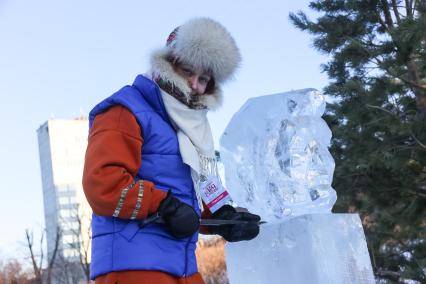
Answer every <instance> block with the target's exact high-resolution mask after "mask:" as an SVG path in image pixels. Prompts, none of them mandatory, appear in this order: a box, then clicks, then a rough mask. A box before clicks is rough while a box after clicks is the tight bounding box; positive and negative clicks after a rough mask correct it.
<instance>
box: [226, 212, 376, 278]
mask: <svg viewBox="0 0 426 284" xmlns="http://www.w3.org/2000/svg"><path fill="white" fill-rule="evenodd" d="M225 253H226V259H227V269H228V277H229V280H230V283H231V284H239V283H245V284H249V283H256V284H260V283H262V284H263V283H268V284H275V283H291V284H298V283H300V284H333V283H336V284H351V283H357V284H358V283H372V284H373V283H375V280H374V276H373V270H372V267H371V262H370V257H369V254H368V249H367V244H366V241H365V236H364V231H363V229H362V224H361V220H360V218H359V216H358V215H357V214H310V215H302V216H298V217H295V218H293V219H290V220H288V221H284V222H282V223H279V224H264V225H261V229H260V234H259V236H258V237H257V238H255V239H254V240H251V241H246V242H238V243H227V245H226V248H225Z"/></svg>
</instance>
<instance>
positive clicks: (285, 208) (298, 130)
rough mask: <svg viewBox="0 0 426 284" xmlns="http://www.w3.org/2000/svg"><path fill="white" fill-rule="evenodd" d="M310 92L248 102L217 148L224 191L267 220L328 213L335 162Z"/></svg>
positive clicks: (319, 99)
mask: <svg viewBox="0 0 426 284" xmlns="http://www.w3.org/2000/svg"><path fill="white" fill-rule="evenodd" d="M324 110H325V100H324V97H323V96H322V95H321V94H320V93H319V92H318V91H316V90H315V89H304V90H299V91H293V92H288V93H282V94H276V95H269V96H262V97H257V98H251V99H249V100H248V101H247V102H246V103H245V104H244V106H243V107H242V108H241V109H240V110H239V111H238V112H237V113H236V114H235V115H234V116H233V118H232V119H231V121H230V123H229V124H228V126H227V128H226V129H225V132H224V133H223V135H222V137H221V140H220V144H221V148H220V153H221V158H222V161H223V163H224V166H225V170H226V171H225V179H226V187H227V188H228V189H229V190H230V191H232V197H233V198H234V201H236V203H237V204H238V205H240V206H243V207H247V208H250V210H251V211H253V212H255V213H257V214H261V215H262V217H263V218H264V219H265V220H267V221H268V222H280V221H282V220H281V219H283V218H284V219H285V218H286V217H294V216H297V215H301V214H308V213H325V212H330V210H331V208H332V207H333V205H334V203H335V201H336V193H335V191H334V190H333V189H332V187H331V182H332V179H333V171H334V161H333V158H332V157H331V155H330V153H329V151H328V149H327V147H328V146H329V144H330V139H331V131H330V129H329V128H328V126H327V124H326V123H325V121H324V120H323V119H322V118H321V116H322V115H323V113H324Z"/></svg>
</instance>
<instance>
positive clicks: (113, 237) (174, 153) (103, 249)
mask: <svg viewBox="0 0 426 284" xmlns="http://www.w3.org/2000/svg"><path fill="white" fill-rule="evenodd" d="M114 105H122V106H124V107H126V108H127V109H129V110H130V111H131V112H132V113H133V115H134V116H135V117H136V120H137V121H138V123H139V125H140V127H141V132H142V133H141V135H142V137H143V138H144V144H143V147H142V153H141V155H142V162H141V166H140V168H139V170H138V174H137V176H136V180H139V179H144V180H149V181H151V182H153V183H154V185H155V187H156V188H157V189H161V190H165V191H169V190H170V191H171V193H172V194H173V196H175V197H177V198H179V199H180V200H181V201H182V202H185V203H187V204H189V205H191V206H192V207H193V208H194V209H195V210H196V211H197V213H198V214H200V211H199V208H198V203H197V197H196V194H195V191H194V187H193V183H192V179H191V173H190V168H189V166H187V165H186V164H184V163H183V161H182V157H181V155H180V152H179V144H178V140H177V137H176V132H175V130H174V128H173V126H172V125H171V123H170V121H169V118H168V116H167V113H166V109H165V107H164V103H163V100H162V97H161V93H160V90H159V89H158V87H157V85H156V84H155V83H154V82H153V81H151V80H149V79H147V78H146V77H144V76H141V75H139V76H137V77H136V80H135V82H134V83H133V85H132V86H125V87H123V88H122V89H121V90H119V91H118V92H116V93H115V94H113V95H112V96H110V97H109V98H107V99H105V100H104V101H102V102H101V103H99V104H98V105H97V106H95V107H94V108H93V110H92V111H91V112H90V114H89V125H90V127H92V124H93V121H94V119H95V116H96V115H97V114H99V113H102V112H104V111H106V110H107V109H108V108H110V107H112V106H114ZM89 190H90V189H89ZM197 239H198V232H196V233H195V234H194V235H193V236H192V237H189V238H186V239H182V240H178V239H175V238H174V237H172V236H171V235H170V234H169V233H168V230H167V228H166V227H165V225H163V224H157V223H155V224H150V225H147V226H146V227H144V228H143V229H139V227H138V222H137V221H132V220H124V219H119V218H114V217H105V216H98V215H96V214H93V219H92V262H91V271H90V272H91V276H90V277H91V279H95V278H96V277H98V276H99V275H102V274H105V273H108V272H111V271H123V270H159V271H164V272H167V273H170V274H173V275H176V276H189V275H192V274H194V273H195V272H197V263H196V259H195V247H196V242H197Z"/></svg>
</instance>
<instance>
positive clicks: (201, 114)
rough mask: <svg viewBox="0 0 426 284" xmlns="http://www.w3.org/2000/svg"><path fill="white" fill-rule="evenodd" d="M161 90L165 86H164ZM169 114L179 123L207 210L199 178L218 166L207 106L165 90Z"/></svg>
mask: <svg viewBox="0 0 426 284" xmlns="http://www.w3.org/2000/svg"><path fill="white" fill-rule="evenodd" d="M160 90H161V89H160ZM161 95H162V97H163V102H164V106H165V108H166V111H167V114H168V116H169V118H170V120H171V122H172V124H173V126H174V127H175V130H176V133H177V139H178V141H179V150H180V154H181V156H182V160H183V162H184V163H185V164H187V165H188V166H190V167H191V176H192V181H193V184H194V188H195V192H196V194H197V199H198V204H199V206H200V209H201V210H203V206H202V201H201V197H200V193H199V186H198V182H199V179H200V176H201V175H206V176H207V175H208V174H209V173H211V172H212V171H213V167H215V163H216V159H215V152H214V143H213V135H212V131H211V128H210V124H209V121H208V119H207V111H208V110H207V109H191V108H189V107H188V106H186V105H185V104H183V103H181V102H179V101H178V100H177V99H175V98H174V97H173V96H171V95H169V94H168V93H166V92H165V91H163V90H161Z"/></svg>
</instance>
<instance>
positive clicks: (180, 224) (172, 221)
mask: <svg viewBox="0 0 426 284" xmlns="http://www.w3.org/2000/svg"><path fill="white" fill-rule="evenodd" d="M158 212H159V214H160V216H161V217H162V218H163V220H164V223H165V224H166V225H167V227H168V228H169V230H170V233H171V235H172V236H173V237H175V238H177V239H183V238H187V237H190V236H192V235H193V234H194V233H195V232H196V231H197V230H198V229H199V227H200V218H199V216H198V214H197V212H195V210H194V208H192V207H191V206H189V205H187V204H186V203H183V202H181V201H180V200H179V199H177V198H176V197H173V196H172V195H171V194H170V193H169V194H168V195H167V197H166V198H165V199H164V200H163V201H162V202H161V203H160V207H159V209H158Z"/></svg>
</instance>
